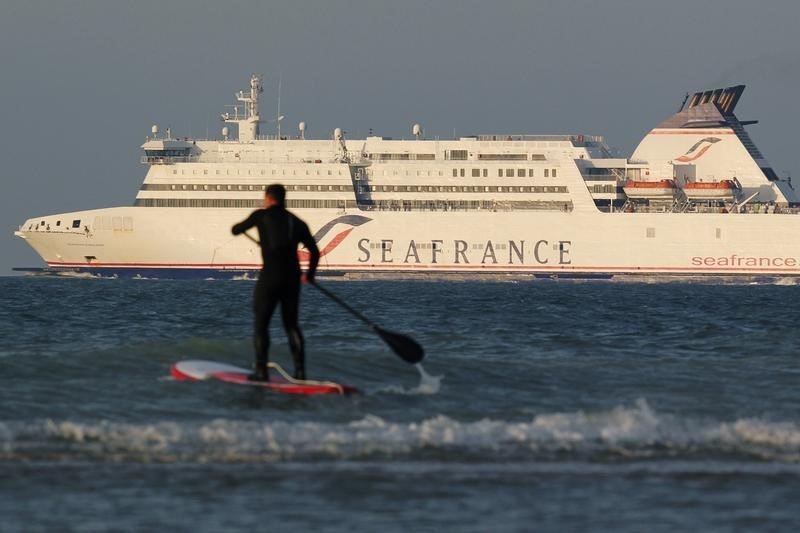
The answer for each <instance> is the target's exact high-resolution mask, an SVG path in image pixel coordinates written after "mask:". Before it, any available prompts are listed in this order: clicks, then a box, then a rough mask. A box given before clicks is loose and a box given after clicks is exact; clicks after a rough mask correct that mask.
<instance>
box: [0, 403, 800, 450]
mask: <svg viewBox="0 0 800 533" xmlns="http://www.w3.org/2000/svg"><path fill="white" fill-rule="evenodd" d="M20 459H24V460H34V461H35V460H45V461H52V460H56V461H70V460H89V461H110V462H115V461H142V462H176V461H191V462H234V463H235V462H278V461H303V460H322V461H324V460H350V461H353V460H354V461H359V460H379V461H380V460H392V461H396V460H412V461H426V460H432V461H455V462H476V463H484V462H507V461H569V460H580V461H589V462H599V463H604V462H620V461H640V460H653V459H683V460H695V459H698V460H699V459H713V460H728V459H731V460H733V459H746V460H750V461H772V462H778V463H787V464H796V463H800V425H798V424H797V423H794V422H772V421H766V420H761V419H739V420H735V421H732V422H719V421H700V420H691V419H681V418H679V417H675V416H673V415H667V414H658V413H656V412H655V411H653V410H652V409H651V408H650V407H649V406H648V405H647V403H646V402H645V401H643V400H640V401H638V402H637V403H636V404H635V405H634V406H632V407H617V408H614V409H611V410H608V411H602V412H596V413H588V412H581V411H579V412H573V413H553V414H541V415H538V416H535V417H534V418H533V419H532V420H529V421H521V422H510V421H502V420H489V419H485V420H479V421H473V422H459V421H457V420H453V419H452V418H448V417H446V416H441V415H440V416H435V417H432V418H429V419H426V420H422V421H419V422H410V423H396V422H390V421H387V420H384V419H382V418H380V417H376V416H371V415H368V416H366V417H364V418H362V419H360V420H355V421H351V422H349V423H343V424H342V423H339V424H337V423H325V422H264V423H261V422H253V421H241V420H226V419H217V420H212V421H209V422H206V423H199V422H196V423H187V422H181V423H176V422H169V421H163V422H159V423H153V424H130V423H116V422H110V421H99V422H90V423H87V422H76V421H69V420H42V421H37V422H33V423H31V422H5V423H0V460H20Z"/></svg>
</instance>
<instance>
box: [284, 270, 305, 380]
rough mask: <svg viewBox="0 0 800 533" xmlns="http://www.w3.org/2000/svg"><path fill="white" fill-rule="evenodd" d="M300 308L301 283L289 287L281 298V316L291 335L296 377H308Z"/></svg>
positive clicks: (290, 342)
mask: <svg viewBox="0 0 800 533" xmlns="http://www.w3.org/2000/svg"><path fill="white" fill-rule="evenodd" d="M299 309H300V284H299V283H298V284H297V286H291V287H287V288H286V291H285V292H284V294H283V299H282V300H281V316H282V318H283V327H284V329H286V335H287V336H288V337H289V347H290V348H291V350H292V360H293V361H294V377H295V379H306V352H305V339H303V332H302V331H300V324H298V321H297V315H298V312H299Z"/></svg>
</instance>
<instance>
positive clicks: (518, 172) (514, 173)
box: [384, 168, 558, 178]
mask: <svg viewBox="0 0 800 533" xmlns="http://www.w3.org/2000/svg"><path fill="white" fill-rule="evenodd" d="M384 174H386V172H384ZM471 174H472V177H473V178H480V177H484V178H488V177H489V169H488V168H473V169H472V172H471ZM526 175H527V177H528V178H532V177H534V172H533V169H532V168H528V169H525V168H506V169H502V168H498V169H497V177H499V178H502V177H503V176H505V177H506V178H513V177H517V178H524V177H526ZM453 177H454V178H458V177H461V178H464V177H466V169H463V168H454V169H453ZM544 177H545V178H550V177H553V178H557V177H558V170H557V169H555V168H546V169H544Z"/></svg>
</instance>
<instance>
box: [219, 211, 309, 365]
mask: <svg viewBox="0 0 800 533" xmlns="http://www.w3.org/2000/svg"><path fill="white" fill-rule="evenodd" d="M253 226H255V227H256V228H258V234H259V241H260V242H261V257H262V259H263V262H264V264H263V266H262V268H261V272H260V273H259V275H258V282H257V283H256V288H255V291H254V293H253V311H254V313H255V335H254V345H255V346H254V347H255V356H256V357H255V377H256V378H258V379H266V376H267V360H268V358H267V355H268V352H269V322H270V320H271V319H272V314H273V313H274V312H275V308H276V307H277V305H278V303H280V304H281V316H282V318H283V327H284V328H285V329H286V334H287V336H288V337H289V346H290V348H291V351H292V359H293V360H294V371H295V372H294V376H295V378H297V379H305V349H304V341H303V334H302V332H301V331H300V326H299V324H298V323H297V313H298V307H299V303H300V262H299V261H298V259H297V246H298V244H300V243H302V244H303V245H305V247H306V249H307V250H308V252H309V254H310V259H309V265H308V271H307V273H306V278H307V279H308V281H314V274H315V272H316V270H317V264H318V263H319V249H318V248H317V243H316V242H315V241H314V237H313V236H312V235H311V232H310V231H309V230H308V226H307V225H306V223H305V222H303V221H302V220H300V219H299V218H297V217H296V216H294V215H293V214H292V213H290V212H289V211H287V210H286V208H284V207H283V206H280V205H275V206H272V207H269V208H267V209H259V210H257V211H253V213H252V214H251V215H250V216H249V217H247V219H246V220H244V221H243V222H240V223H238V224H236V225H234V226H233V228H232V231H233V234H234V235H238V234H240V233H243V232H244V231H245V230H248V229H250V228H252V227H253Z"/></svg>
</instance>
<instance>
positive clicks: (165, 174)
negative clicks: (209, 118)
mask: <svg viewBox="0 0 800 533" xmlns="http://www.w3.org/2000/svg"><path fill="white" fill-rule="evenodd" d="M743 91H744V86H743V85H738V86H733V87H725V88H719V89H713V90H707V91H701V92H697V93H695V94H693V95H692V96H688V95H687V96H686V98H685V99H684V101H683V103H682V105H681V106H680V109H679V110H678V112H677V113H675V114H674V115H672V116H671V117H668V118H667V119H666V120H664V121H663V122H661V123H660V124H658V125H657V126H656V127H655V128H653V129H652V130H650V131H649V132H648V133H647V134H646V135H645V137H644V138H643V139H642V140H641V141H640V143H639V145H638V146H637V148H636V149H635V151H634V152H633V154H632V155H631V156H630V157H627V158H623V157H618V156H615V155H614V154H612V153H611V152H610V150H609V148H608V147H607V145H606V144H605V142H604V140H603V138H602V137H600V136H595V135H584V134H572V135H524V134H501V135H497V134H494V135H477V136H467V137H460V138H455V139H440V138H426V137H425V135H424V132H423V129H422V127H421V126H420V125H419V124H414V125H413V126H412V128H411V135H410V137H409V138H407V139H392V138H388V137H382V136H376V135H370V136H367V137H366V138H365V139H350V138H345V137H346V136H345V134H344V132H343V131H342V129H341V128H332V129H331V130H330V134H329V135H325V136H324V137H325V138H322V139H310V138H306V135H305V133H306V127H305V123H303V122H301V123H299V125H298V129H297V131H296V132H294V133H292V134H291V135H283V134H281V133H280V120H282V118H283V117H277V119H276V120H277V121H278V134H277V135H262V134H261V127H262V124H263V123H264V122H265V121H263V120H262V119H261V116H260V111H259V100H260V98H261V95H262V94H263V87H262V79H261V77H259V76H256V75H253V76H252V77H251V79H250V86H249V89H246V90H243V91H239V92H238V93H236V95H235V96H236V103H235V104H234V105H233V106H231V109H230V111H228V112H226V113H224V114H222V115H221V117H220V118H221V121H222V122H224V127H222V129H221V137H220V138H218V139H214V140H209V139H193V138H188V137H178V136H174V135H173V133H172V132H171V131H170V130H169V129H167V130H166V132H165V133H164V134H162V133H161V132H160V131H159V128H158V126H153V128H152V130H151V132H150V135H149V136H148V138H147V140H146V142H145V143H144V144H143V145H142V146H141V148H142V150H143V155H142V157H141V162H142V163H143V164H144V165H145V166H146V168H147V172H146V174H145V177H144V181H143V183H142V185H141V188H140V189H139V191H138V193H137V195H136V198H135V201H134V202H133V205H129V206H120V207H107V208H100V209H92V210H88V211H76V212H70V213H60V214H52V215H39V216H34V217H31V218H29V219H28V220H26V221H25V222H24V223H23V224H22V225H20V226H19V228H18V229H17V231H16V232H15V235H17V236H18V237H19V238H21V239H23V240H25V241H26V242H27V243H28V244H30V246H31V247H33V249H34V250H35V251H36V252H37V253H38V254H39V255H40V256H41V258H42V260H43V261H44V263H45V264H46V266H45V267H36V268H29V269H19V270H26V271H29V272H39V273H42V272H46V273H63V274H72V275H74V274H76V273H77V274H79V275H80V274H90V275H100V276H141V277H154V278H178V277H195V278H235V277H238V278H241V277H254V276H255V275H256V274H257V271H258V270H259V269H260V268H261V262H260V254H259V250H258V249H257V246H256V245H255V244H254V243H253V242H252V241H251V240H249V239H246V238H244V237H242V236H238V237H235V236H233V235H232V234H231V231H230V230H231V226H232V225H233V224H234V223H236V222H238V221H241V220H243V219H244V218H246V217H247V216H248V214H249V213H250V212H251V211H252V210H254V209H257V208H259V207H260V206H261V205H262V201H263V194H264V189H265V187H266V186H267V185H269V184H270V183H281V184H283V185H285V186H286V188H287V191H288V194H287V196H288V199H287V207H288V208H289V209H290V210H292V211H293V212H294V213H296V214H297V215H298V216H300V217H301V218H302V219H304V220H305V221H306V222H308V224H309V226H310V228H311V229H312V232H313V233H314V237H315V238H316V240H317V241H318V243H319V247H320V250H321V255H322V257H321V261H320V266H319V268H320V273H321V274H323V275H325V274H330V275H339V276H341V275H344V276H352V277H359V276H376V277H381V276H412V277H419V276H425V275H436V276H444V275H459V276H462V277H466V278H467V279H469V278H471V277H477V276H480V275H486V274H490V275H494V276H497V275H500V276H511V275H513V276H523V277H524V276H529V277H578V278H581V277H587V278H591V277H618V276H684V277H685V276H691V277H694V276H772V277H774V276H780V277H783V276H787V277H793V276H798V275H800V216H798V210H800V209H799V206H800V204H798V195H797V193H796V191H795V190H794V187H793V186H792V183H791V178H783V179H781V178H779V177H778V176H777V175H776V174H775V172H774V171H773V169H772V168H771V167H770V165H769V164H768V163H767V161H766V160H765V158H764V157H763V156H762V154H761V152H760V151H759V150H758V148H756V146H755V144H754V143H753V142H752V140H751V138H750V137H749V135H748V133H747V131H746V130H745V126H747V125H749V124H753V123H754V121H742V120H739V119H738V118H737V117H736V115H735V114H734V110H735V107H736V104H737V102H738V101H739V98H740V97H741V95H742V93H743ZM299 253H300V257H301V259H304V258H305V257H306V255H305V253H304V251H302V250H301V251H300V252H299Z"/></svg>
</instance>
